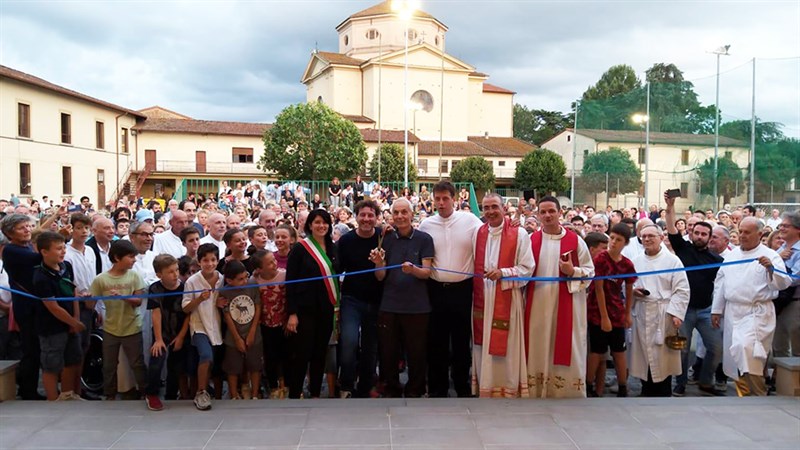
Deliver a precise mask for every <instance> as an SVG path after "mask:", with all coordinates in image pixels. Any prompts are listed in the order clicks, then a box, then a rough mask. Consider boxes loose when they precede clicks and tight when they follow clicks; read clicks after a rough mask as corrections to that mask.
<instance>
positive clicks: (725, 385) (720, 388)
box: [714, 381, 728, 392]
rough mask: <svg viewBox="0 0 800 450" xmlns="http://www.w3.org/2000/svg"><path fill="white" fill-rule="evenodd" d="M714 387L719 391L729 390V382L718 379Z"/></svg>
mask: <svg viewBox="0 0 800 450" xmlns="http://www.w3.org/2000/svg"><path fill="white" fill-rule="evenodd" d="M714 389H715V390H717V391H719V392H728V382H727V381H717V382H716V383H714Z"/></svg>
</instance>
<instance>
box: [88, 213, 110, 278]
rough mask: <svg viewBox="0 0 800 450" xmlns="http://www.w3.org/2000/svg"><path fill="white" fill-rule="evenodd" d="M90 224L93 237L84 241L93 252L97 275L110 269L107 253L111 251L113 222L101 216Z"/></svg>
mask: <svg viewBox="0 0 800 450" xmlns="http://www.w3.org/2000/svg"><path fill="white" fill-rule="evenodd" d="M95 217H97V218H96V219H93V222H92V234H93V236H92V237H91V238H89V239H88V240H87V241H86V246H87V247H90V248H91V249H92V250H94V256H95V271H96V272H97V275H100V274H101V273H103V272H105V271H107V270H108V269H110V268H111V260H110V259H108V251H109V250H110V249H111V241H112V240H114V233H115V230H114V222H112V221H111V219H108V218H106V217H102V216H95Z"/></svg>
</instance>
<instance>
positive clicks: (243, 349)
mask: <svg viewBox="0 0 800 450" xmlns="http://www.w3.org/2000/svg"><path fill="white" fill-rule="evenodd" d="M236 349H237V350H239V351H240V352H242V353H244V352H246V351H247V346H245V344H244V341H243V340H242V338H239V339H236Z"/></svg>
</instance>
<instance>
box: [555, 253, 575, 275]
mask: <svg viewBox="0 0 800 450" xmlns="http://www.w3.org/2000/svg"><path fill="white" fill-rule="evenodd" d="M558 269H559V270H560V271H561V273H563V274H564V275H566V276H568V277H571V276H573V275H575V266H573V265H572V260H571V259H570V258H569V255H566V258H565V257H564V255H562V257H561V258H560V259H559V260H558Z"/></svg>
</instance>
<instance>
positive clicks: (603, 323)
mask: <svg viewBox="0 0 800 450" xmlns="http://www.w3.org/2000/svg"><path fill="white" fill-rule="evenodd" d="M600 329H601V330H603V331H605V332H606V333H608V332H609V331H611V319H609V318H608V317H603V318H601V319H600Z"/></svg>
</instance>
